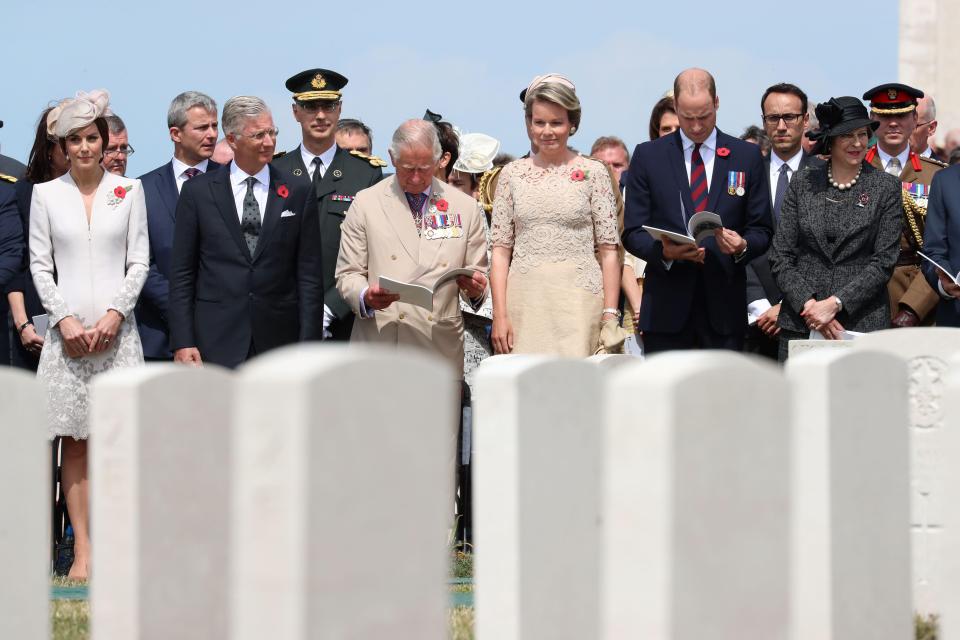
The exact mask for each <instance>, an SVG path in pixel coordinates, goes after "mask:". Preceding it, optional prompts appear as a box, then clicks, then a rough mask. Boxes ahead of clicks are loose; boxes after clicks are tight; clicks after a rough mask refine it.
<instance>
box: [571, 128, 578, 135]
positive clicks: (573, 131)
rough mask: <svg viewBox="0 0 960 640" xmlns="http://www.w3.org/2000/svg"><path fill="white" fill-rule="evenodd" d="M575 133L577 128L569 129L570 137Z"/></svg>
mask: <svg viewBox="0 0 960 640" xmlns="http://www.w3.org/2000/svg"><path fill="white" fill-rule="evenodd" d="M576 132H577V128H576V127H570V135H573V134H575V133H576Z"/></svg>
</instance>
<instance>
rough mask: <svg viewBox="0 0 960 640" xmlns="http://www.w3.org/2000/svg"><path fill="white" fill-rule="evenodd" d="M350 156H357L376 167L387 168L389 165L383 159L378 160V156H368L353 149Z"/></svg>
mask: <svg viewBox="0 0 960 640" xmlns="http://www.w3.org/2000/svg"><path fill="white" fill-rule="evenodd" d="M350 155H352V156H357V157H358V158H361V159H363V160H366V161H367V162H369V163H370V164H371V165H373V166H375V167H385V166H387V163H386V162H384V161H383V160H382V159H380V158H378V157H377V156H372V155H367V154H366V153H363V152H362V151H357V150H356V149H351V150H350Z"/></svg>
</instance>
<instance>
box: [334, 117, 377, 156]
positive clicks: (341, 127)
mask: <svg viewBox="0 0 960 640" xmlns="http://www.w3.org/2000/svg"><path fill="white" fill-rule="evenodd" d="M340 131H343V132H344V133H362V134H363V135H365V136H367V139H368V140H369V141H370V148H371V150H372V149H373V131H371V130H370V127H368V126H367V125H365V124H364V123H363V121H362V120H358V119H357V118H340V120H339V121H338V122H337V132H340Z"/></svg>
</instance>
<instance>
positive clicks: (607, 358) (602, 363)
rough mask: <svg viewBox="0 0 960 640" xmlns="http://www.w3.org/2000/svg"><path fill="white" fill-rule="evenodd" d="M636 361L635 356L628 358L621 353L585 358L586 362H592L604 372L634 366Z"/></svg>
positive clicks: (637, 359)
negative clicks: (626, 365) (629, 365)
mask: <svg viewBox="0 0 960 640" xmlns="http://www.w3.org/2000/svg"><path fill="white" fill-rule="evenodd" d="M638 361H640V359H639V358H637V357H636V356H628V355H625V354H623V353H605V354H602V355H595V356H590V357H589V358H587V362H592V363H593V364H595V365H597V366H598V367H600V368H601V369H605V370H613V369H616V368H618V367H621V366H623V365H625V364H636V363H637V362H638Z"/></svg>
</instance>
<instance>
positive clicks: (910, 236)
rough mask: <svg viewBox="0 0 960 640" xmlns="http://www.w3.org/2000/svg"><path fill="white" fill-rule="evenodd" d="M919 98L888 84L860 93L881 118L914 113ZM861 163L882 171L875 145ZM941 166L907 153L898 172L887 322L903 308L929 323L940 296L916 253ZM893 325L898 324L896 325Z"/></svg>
mask: <svg viewBox="0 0 960 640" xmlns="http://www.w3.org/2000/svg"><path fill="white" fill-rule="evenodd" d="M922 97H923V92H922V91H919V90H917V89H913V88H912V87H907V86H906V85H901V84H896V83H891V84H885V85H880V86H879V87H876V88H874V89H871V90H870V91H868V92H867V93H866V94H864V96H863V99H864V100H869V101H870V108H871V111H872V112H873V113H874V114H877V115H880V116H884V115H894V114H901V113H907V112H910V111H912V110H915V109H916V104H917V99H918V98H922ZM865 160H866V161H867V162H869V163H870V164H871V165H873V166H874V167H876V168H877V169H879V170H881V171H884V170H885V169H886V167H884V165H883V161H882V159H881V157H880V151H879V150H878V149H877V147H876V146H873V147H871V148H870V149H869V150H868V151H867V156H866V158H865ZM945 166H947V165H945V164H944V163H942V162H940V161H939V160H935V159H933V158H927V157H924V156H920V155H917V154H916V153H913V152H912V151H911V152H909V156H908V160H907V162H906V163H904V166H903V168H902V170H901V172H900V181H901V182H902V183H903V188H904V193H903V198H904V207H903V230H902V232H901V235H900V256H899V258H898V259H897V265H896V267H895V268H894V270H893V277H891V278H890V282H889V283H887V292H888V294H889V296H890V317H891V321H892V320H893V319H895V318H897V315H898V314H900V313H901V311H902V310H903V309H907V310H909V311H912V312H913V313H914V314H916V316H917V318H918V319H919V321H920V324H922V325H928V326H929V325H931V324H933V321H934V317H935V315H936V313H935V311H936V309H937V304H938V303H939V301H940V296H939V295H938V294H937V293H936V292H935V291H934V290H933V289H932V288H931V287H930V285H929V284H928V283H927V280H926V278H924V277H923V273H922V272H921V270H920V262H921V258H920V256H918V255H917V251H919V250H922V248H923V224H924V216H925V215H926V211H927V196H928V195H929V193H930V184H931V183H932V181H933V176H934V174H936V172H937V171H940V169H942V168H944V167H945ZM895 326H901V325H900V324H899V323H897V324H896V325H895ZM902 326H908V325H902Z"/></svg>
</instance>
